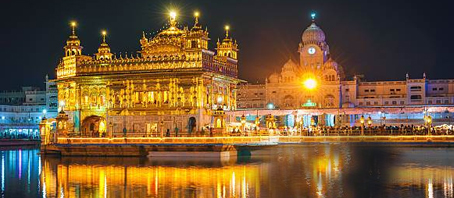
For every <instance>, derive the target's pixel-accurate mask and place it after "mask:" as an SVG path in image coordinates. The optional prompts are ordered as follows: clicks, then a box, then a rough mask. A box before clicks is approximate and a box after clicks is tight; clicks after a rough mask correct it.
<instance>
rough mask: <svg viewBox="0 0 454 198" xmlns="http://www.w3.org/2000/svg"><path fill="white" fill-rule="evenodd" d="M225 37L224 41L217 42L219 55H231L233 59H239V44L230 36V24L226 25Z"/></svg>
mask: <svg viewBox="0 0 454 198" xmlns="http://www.w3.org/2000/svg"><path fill="white" fill-rule="evenodd" d="M224 29H225V38H224V39H222V42H219V40H218V42H217V43H216V46H217V47H216V50H217V55H218V56H223V57H229V58H232V59H238V57H237V53H238V44H237V43H236V40H235V41H234V40H233V38H232V37H229V31H230V26H228V25H226V26H225V28H224Z"/></svg>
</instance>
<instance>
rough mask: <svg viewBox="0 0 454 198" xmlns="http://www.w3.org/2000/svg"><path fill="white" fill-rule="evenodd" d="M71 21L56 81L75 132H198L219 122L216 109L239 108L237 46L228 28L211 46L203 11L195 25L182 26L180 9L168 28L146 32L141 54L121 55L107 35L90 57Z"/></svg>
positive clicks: (81, 133) (103, 34)
mask: <svg viewBox="0 0 454 198" xmlns="http://www.w3.org/2000/svg"><path fill="white" fill-rule="evenodd" d="M71 26H72V33H71V35H70V36H69V39H68V40H67V42H66V46H65V47H64V50H65V55H64V57H63V58H62V61H61V62H60V64H58V66H57V68H56V72H57V79H56V80H55V81H56V82H57V85H58V99H59V103H60V108H61V109H62V110H64V111H65V112H66V113H67V114H68V115H69V122H70V125H71V127H70V132H74V133H76V134H80V135H82V136H93V135H95V136H97V135H100V136H101V135H103V134H104V133H106V132H113V133H114V134H113V135H115V133H120V134H121V133H126V132H127V133H128V135H130V134H131V133H146V134H147V135H155V134H156V133H157V132H159V131H161V132H162V131H163V130H164V131H166V130H167V129H169V130H171V131H174V130H177V129H176V128H178V129H179V131H186V132H189V133H191V132H195V131H197V130H200V129H201V127H203V126H208V125H212V112H213V110H216V109H218V108H222V109H224V110H226V111H229V110H235V109H236V91H237V90H236V85H237V83H238V82H239V81H240V80H239V79H238V59H237V56H238V44H237V43H236V40H234V39H233V38H232V37H231V36H230V35H229V29H228V27H226V35H225V38H223V39H221V40H218V42H217V43H216V46H217V47H216V50H210V49H208V42H209V41H210V38H209V36H208V31H207V29H206V28H205V27H203V26H202V25H201V24H200V23H199V20H198V14H197V15H196V18H195V23H194V25H193V26H192V27H187V26H185V27H180V26H179V25H178V24H177V20H176V15H175V14H174V13H173V14H171V16H170V19H169V25H168V27H166V29H164V30H163V31H161V32H159V33H158V34H156V35H154V36H152V37H148V36H147V35H146V34H145V33H143V35H142V38H141V39H140V41H139V42H140V51H139V53H138V54H137V55H135V56H133V55H129V56H128V55H126V56H121V55H120V56H116V55H114V54H113V53H112V52H111V51H110V47H109V45H108V44H107V42H106V32H102V42H101V45H100V47H99V49H98V52H97V53H95V55H94V56H93V57H91V56H87V55H84V54H83V53H82V49H83V48H82V45H81V41H80V39H79V38H78V36H77V34H76V31H75V26H76V24H75V23H72V24H71Z"/></svg>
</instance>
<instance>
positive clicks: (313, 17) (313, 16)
mask: <svg viewBox="0 0 454 198" xmlns="http://www.w3.org/2000/svg"><path fill="white" fill-rule="evenodd" d="M316 16H317V15H316V14H315V12H312V13H311V19H312V22H315V17H316Z"/></svg>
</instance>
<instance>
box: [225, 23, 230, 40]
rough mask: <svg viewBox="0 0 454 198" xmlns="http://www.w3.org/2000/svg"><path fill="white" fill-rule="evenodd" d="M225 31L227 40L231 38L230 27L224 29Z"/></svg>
mask: <svg viewBox="0 0 454 198" xmlns="http://www.w3.org/2000/svg"><path fill="white" fill-rule="evenodd" d="M224 29H225V38H229V30H230V26H229V25H226V26H225V27H224Z"/></svg>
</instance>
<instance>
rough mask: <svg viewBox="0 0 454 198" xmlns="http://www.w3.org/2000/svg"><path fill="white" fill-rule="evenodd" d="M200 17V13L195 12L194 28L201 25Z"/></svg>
mask: <svg viewBox="0 0 454 198" xmlns="http://www.w3.org/2000/svg"><path fill="white" fill-rule="evenodd" d="M199 16H200V13H199V12H198V11H195V12H194V18H195V22H194V26H196V25H198V24H199Z"/></svg>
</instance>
